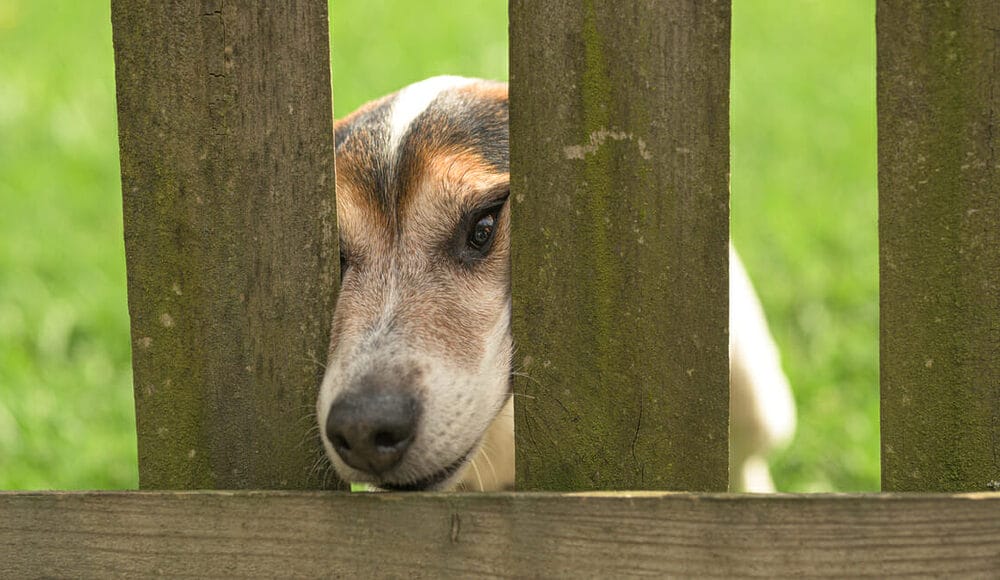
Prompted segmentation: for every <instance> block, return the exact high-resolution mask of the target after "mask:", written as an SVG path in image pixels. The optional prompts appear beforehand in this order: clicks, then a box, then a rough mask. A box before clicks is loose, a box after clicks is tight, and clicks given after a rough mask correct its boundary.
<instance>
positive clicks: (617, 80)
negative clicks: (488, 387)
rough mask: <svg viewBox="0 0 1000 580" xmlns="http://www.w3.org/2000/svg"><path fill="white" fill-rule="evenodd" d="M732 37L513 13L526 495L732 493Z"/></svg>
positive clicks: (597, 16) (514, 187)
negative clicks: (641, 491)
mask: <svg viewBox="0 0 1000 580" xmlns="http://www.w3.org/2000/svg"><path fill="white" fill-rule="evenodd" d="M729 32H730V5H729V2H728V1H716V2H704V1H702V0H683V1H678V2H653V1H633V0H630V1H627V2H622V1H619V0H615V1H611V0H589V1H586V2H582V3H581V2H577V1H576V0H552V1H547V2H534V1H530V0H512V2H511V3H510V39H511V59H510V65H511V86H510V99H511V104H510V107H511V109H510V113H511V117H510V118H511V197H512V199H513V217H512V223H513V228H514V232H515V233H514V237H513V253H512V256H513V257H512V260H513V269H514V273H513V292H514V320H513V327H514V334H515V340H516V343H517V345H518V352H517V356H516V360H515V367H516V371H518V373H519V374H518V375H517V376H516V377H515V395H516V397H515V407H516V411H515V416H516V431H517V438H518V439H517V440H518V445H517V469H518V474H517V478H518V488H519V489H532V490H539V489H544V490H572V489H686V490H725V489H726V487H727V472H728V463H727V455H728V440H727V436H728V408H729V391H728V381H729V367H728V350H727V348H728V347H727V334H726V333H727V324H728V320H727V312H728V304H727V301H728V287H727V280H728V275H727V264H728V262H727V260H728V256H727V249H726V246H727V241H728V236H729V201H728V200H729V191H728V172H729ZM526 377H528V378H526Z"/></svg>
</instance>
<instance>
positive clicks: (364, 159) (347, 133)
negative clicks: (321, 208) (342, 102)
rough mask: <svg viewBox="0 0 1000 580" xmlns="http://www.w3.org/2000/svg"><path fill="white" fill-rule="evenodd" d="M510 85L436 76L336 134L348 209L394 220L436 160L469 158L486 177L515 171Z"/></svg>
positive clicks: (355, 116) (362, 113)
mask: <svg viewBox="0 0 1000 580" xmlns="http://www.w3.org/2000/svg"><path fill="white" fill-rule="evenodd" d="M507 111H508V108H507V86H506V84H504V83H496V82H489V81H481V80H475V79H466V78H461V77H435V78H432V79H428V80H426V81H422V82H420V83H416V84H414V85H410V86H408V87H406V88H404V89H402V90H400V91H399V92H397V93H393V94H391V95H389V96H387V97H384V98H382V99H379V100H377V101H373V102H371V103H369V104H367V105H365V106H364V107H362V108H361V109H359V110H357V111H355V112H354V113H352V114H351V115H349V116H348V117H346V118H344V119H343V120H341V121H339V122H338V123H337V125H336V127H335V137H336V154H337V172H338V176H337V177H338V186H340V185H343V186H344V187H342V188H341V189H343V190H346V191H343V192H342V193H343V194H345V196H343V197H346V198H345V199H343V201H344V202H348V203H353V204H363V205H365V206H367V207H368V208H369V209H370V210H374V211H376V212H378V213H380V214H383V215H392V214H394V213H395V212H396V211H398V208H399V207H400V206H402V205H404V204H405V203H406V202H407V198H408V196H410V195H413V194H414V192H415V191H416V189H417V182H418V180H419V179H420V178H421V176H422V172H424V170H425V169H426V167H428V165H429V164H432V163H433V162H434V161H435V160H437V159H440V158H443V157H452V158H455V157H461V158H462V159H465V160H472V162H473V163H474V165H476V168H477V169H478V170H479V171H483V170H486V171H490V172H495V173H497V174H506V173H507V172H508V171H509V155H508V129H507V118H508V112H507Z"/></svg>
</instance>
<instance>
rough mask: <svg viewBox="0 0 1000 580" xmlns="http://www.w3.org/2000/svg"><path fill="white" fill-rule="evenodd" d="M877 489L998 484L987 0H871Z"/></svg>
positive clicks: (996, 145) (998, 226)
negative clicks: (874, 1) (874, 2)
mask: <svg viewBox="0 0 1000 580" xmlns="http://www.w3.org/2000/svg"><path fill="white" fill-rule="evenodd" d="M877 17H878V20H877V24H878V108H879V117H878V118H879V123H878V135H879V238H880V253H879V260H880V266H879V269H880V273H879V275H880V280H881V282H880V302H881V306H880V313H881V315H880V326H881V333H880V337H881V389H882V487H883V489H885V490H890V491H977V490H986V489H996V488H997V487H998V486H1000V0H969V1H967V2H951V3H949V2H944V3H942V2H908V1H906V0H891V1H889V0H882V1H880V2H879V3H878V15H877Z"/></svg>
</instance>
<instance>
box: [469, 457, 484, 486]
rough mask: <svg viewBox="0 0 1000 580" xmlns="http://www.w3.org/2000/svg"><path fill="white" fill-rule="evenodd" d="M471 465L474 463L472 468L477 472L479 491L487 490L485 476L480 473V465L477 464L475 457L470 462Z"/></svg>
mask: <svg viewBox="0 0 1000 580" xmlns="http://www.w3.org/2000/svg"><path fill="white" fill-rule="evenodd" d="M470 465H472V470H473V471H475V472H476V481H478V482H479V491H486V486H484V485H483V477H482V474H480V473H479V466H477V465H476V460H475V459H473V460H472V461H471V462H470Z"/></svg>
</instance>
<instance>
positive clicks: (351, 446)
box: [326, 392, 420, 475]
mask: <svg viewBox="0 0 1000 580" xmlns="http://www.w3.org/2000/svg"><path fill="white" fill-rule="evenodd" d="M419 418H420V405H419V403H418V401H417V399H416V397H414V396H413V395H410V394H406V393H400V392H388V393H387V392H360V393H348V394H345V395H343V396H341V397H340V398H339V399H338V400H337V401H335V402H334V403H333V405H332V406H331V407H330V414H329V415H328V416H327V419H326V435H327V437H328V438H329V440H330V443H331V444H332V445H333V448H334V449H335V450H336V451H337V454H338V455H340V458H341V459H343V460H344V463H346V464H348V465H350V466H351V467H353V468H355V469H358V470H361V471H366V472H368V473H373V474H376V475H378V474H382V473H385V472H386V471H389V470H390V469H392V468H393V467H395V466H396V465H397V464H398V463H399V462H400V461H401V460H402V458H403V455H405V453H406V450H407V449H408V448H409V447H410V444H411V443H412V442H413V437H414V434H415V433H416V428H417V421H418V420H419Z"/></svg>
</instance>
